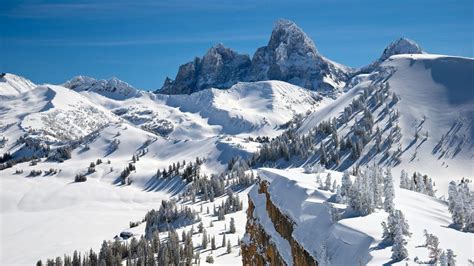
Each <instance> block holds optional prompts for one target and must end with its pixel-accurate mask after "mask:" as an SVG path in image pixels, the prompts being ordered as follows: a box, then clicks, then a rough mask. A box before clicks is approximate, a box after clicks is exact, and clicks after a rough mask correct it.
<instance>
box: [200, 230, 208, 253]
mask: <svg viewBox="0 0 474 266" xmlns="http://www.w3.org/2000/svg"><path fill="white" fill-rule="evenodd" d="M207 241H208V240H207V232H206V229H203V230H202V243H201V245H202V248H203V249H206V248H207Z"/></svg>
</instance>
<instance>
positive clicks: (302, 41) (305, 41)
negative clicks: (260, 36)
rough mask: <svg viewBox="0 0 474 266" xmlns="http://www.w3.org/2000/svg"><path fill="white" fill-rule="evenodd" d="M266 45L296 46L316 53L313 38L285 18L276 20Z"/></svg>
mask: <svg viewBox="0 0 474 266" xmlns="http://www.w3.org/2000/svg"><path fill="white" fill-rule="evenodd" d="M268 46H269V47H272V48H277V47H282V48H283V47H298V48H299V49H304V50H306V51H307V52H310V53H311V54H314V55H316V54H317V53H318V51H317V49H316V45H315V44H314V42H313V40H311V38H309V37H308V35H306V33H305V32H304V31H303V30H302V29H301V28H300V27H298V25H296V23H294V22H293V21H291V20H287V19H278V20H277V21H276V23H275V26H274V27H273V31H272V35H271V37H270V41H269V43H268Z"/></svg>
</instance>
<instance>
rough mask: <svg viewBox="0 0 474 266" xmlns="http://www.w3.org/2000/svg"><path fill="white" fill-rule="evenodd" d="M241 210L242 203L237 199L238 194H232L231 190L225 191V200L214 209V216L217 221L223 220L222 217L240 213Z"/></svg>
mask: <svg viewBox="0 0 474 266" xmlns="http://www.w3.org/2000/svg"><path fill="white" fill-rule="evenodd" d="M242 209H243V204H242V201H241V200H240V198H239V194H237V193H234V192H233V191H232V190H231V189H228V190H227V198H226V199H225V201H223V202H222V204H221V205H220V206H219V207H217V209H216V208H214V215H216V216H217V220H218V221H223V220H225V217H224V215H226V214H229V213H233V212H237V211H241V210H242Z"/></svg>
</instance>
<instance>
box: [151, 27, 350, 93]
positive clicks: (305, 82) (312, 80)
mask: <svg viewBox="0 0 474 266" xmlns="http://www.w3.org/2000/svg"><path fill="white" fill-rule="evenodd" d="M350 73H352V69H350V68H348V67H346V66H343V65H341V64H338V63H335V62H332V61H330V60H328V59H326V58H324V57H323V56H322V55H321V54H319V52H318V51H317V49H316V46H315V45H314V42H313V41H312V40H311V39H310V38H309V37H308V36H307V35H306V33H304V32H303V30H302V29H301V28H299V27H298V26H297V25H296V24H295V23H294V22H292V21H289V20H284V19H280V20H278V21H277V22H276V24H275V27H274V28H273V31H272V34H271V36H270V40H269V42H268V45H267V46H264V47H260V48H258V49H257V51H256V52H255V54H254V55H253V58H252V60H250V58H249V56H248V55H241V54H238V53H237V52H235V51H233V50H231V49H230V48H226V47H224V46H223V45H222V44H218V45H216V46H214V47H212V48H211V49H209V51H208V52H207V53H206V54H205V55H204V57H203V58H196V59H194V60H193V61H191V62H189V63H186V64H184V65H182V66H180V68H179V70H178V74H177V75H176V78H175V80H171V79H169V78H167V79H166V80H165V82H164V85H163V87H162V88H161V89H160V90H158V91H156V92H157V93H163V94H189V93H192V92H196V91H200V90H203V89H207V88H219V89H227V88H230V87H231V86H232V85H234V84H236V83H237V82H240V81H266V80H281V81H286V82H288V83H291V84H294V85H297V86H300V87H303V88H306V89H310V90H315V91H319V92H324V93H333V92H335V91H339V90H340V89H342V88H343V87H344V86H345V83H346V81H347V80H348V77H349V75H350Z"/></svg>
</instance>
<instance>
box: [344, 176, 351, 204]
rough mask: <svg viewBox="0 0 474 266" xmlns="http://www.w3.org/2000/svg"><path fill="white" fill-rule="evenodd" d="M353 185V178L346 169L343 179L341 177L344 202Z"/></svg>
mask: <svg viewBox="0 0 474 266" xmlns="http://www.w3.org/2000/svg"><path fill="white" fill-rule="evenodd" d="M351 186H352V180H351V178H350V175H349V172H348V171H344V174H343V175H342V179H341V197H342V202H347V197H348V195H349V190H350V189H351Z"/></svg>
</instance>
